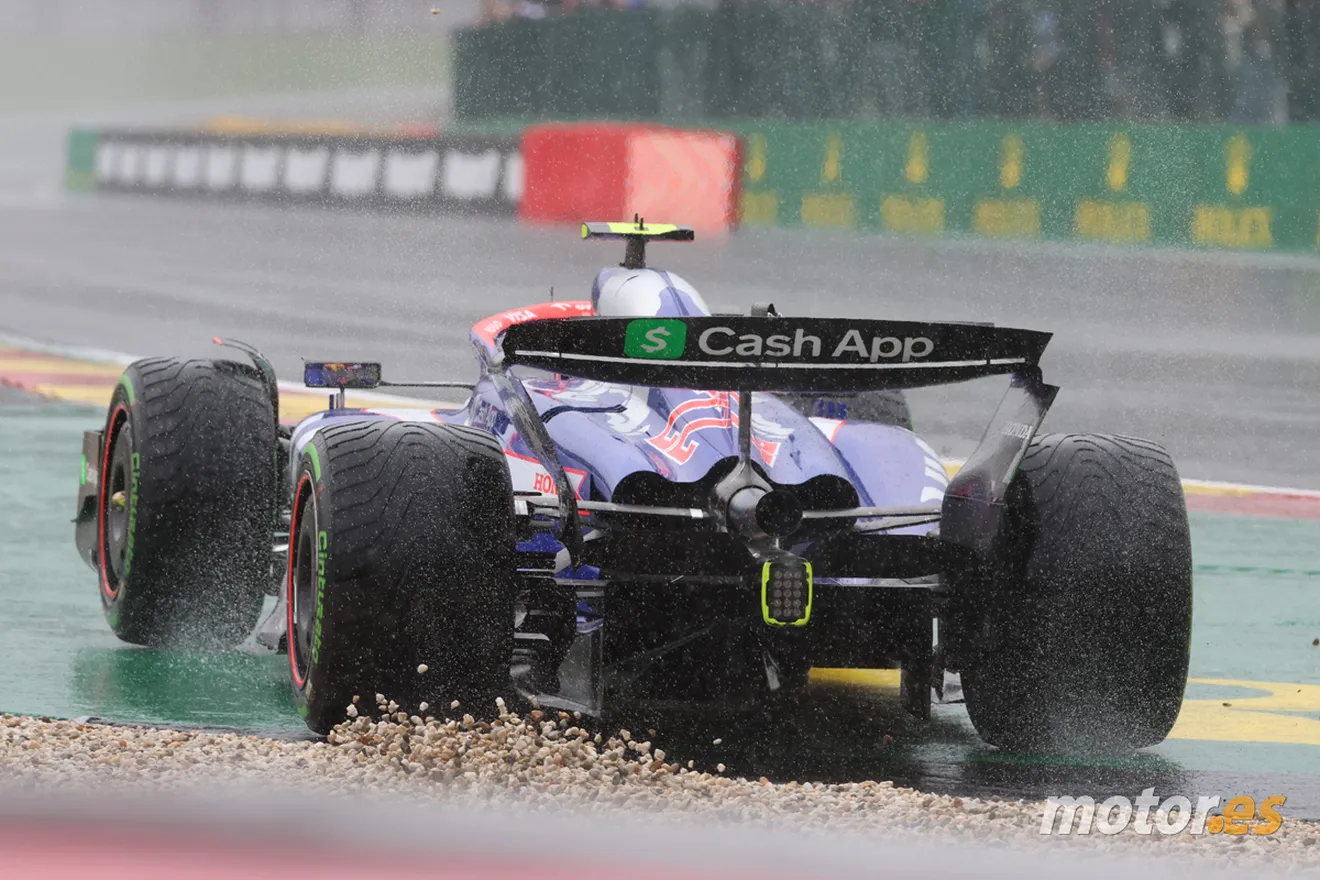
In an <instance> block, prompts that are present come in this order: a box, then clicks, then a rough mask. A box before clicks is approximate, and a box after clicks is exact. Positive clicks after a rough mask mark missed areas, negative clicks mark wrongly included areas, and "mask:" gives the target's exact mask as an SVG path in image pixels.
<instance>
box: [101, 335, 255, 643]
mask: <svg viewBox="0 0 1320 880" xmlns="http://www.w3.org/2000/svg"><path fill="white" fill-rule="evenodd" d="M102 437H103V444H102V448H103V453H102V460H101V462H100V471H99V481H100V487H99V493H98V497H97V520H96V526H97V533H96V539H97V543H96V555H95V559H96V562H97V567H98V570H99V574H100V582H101V590H100V592H101V604H102V607H103V608H104V610H105V616H106V620H107V621H108V622H109V624H110V627H111V629H113V630H114V632H115V635H117V636H118V637H119V638H121V639H123V640H124V641H126V642H130V643H133V644H137V645H150V646H176V647H201V648H217V647H232V646H234V645H237V644H238V643H240V642H242V641H243V640H244V639H245V638H247V636H248V634H249V633H251V631H252V629H253V627H254V626H255V625H256V621H257V617H258V616H259V615H260V613H261V606H262V602H263V601H264V598H265V586H266V584H267V582H268V581H269V580H270V576H271V539H272V536H273V535H274V529H275V516H276V511H275V501H276V480H277V474H276V468H275V449H276V442H277V441H276V437H275V414H274V413H273V412H272V411H271V403H270V397H269V395H268V394H267V392H266V390H265V387H264V386H263V384H262V382H261V379H260V377H259V376H258V375H257V372H256V371H255V370H254V369H252V368H251V367H248V366H246V365H243V364H238V363H235V362H233V361H226V360H205V359H186V358H174V357H170V358H148V359H145V360H140V361H136V362H134V363H133V364H130V365H129V367H128V369H126V370H125V371H124V374H123V376H122V377H120V380H119V384H118V385H117V386H116V387H115V391H114V395H113V397H112V398H111V401H110V409H109V413H108V415H107V417H106V426H105V431H104V433H103V434H102Z"/></svg>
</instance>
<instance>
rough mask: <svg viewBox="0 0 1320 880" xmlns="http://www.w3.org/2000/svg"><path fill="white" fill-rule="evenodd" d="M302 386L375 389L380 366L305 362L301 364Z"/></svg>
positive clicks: (378, 381)
mask: <svg viewBox="0 0 1320 880" xmlns="http://www.w3.org/2000/svg"><path fill="white" fill-rule="evenodd" d="M303 384H304V385H306V386H307V387H308V388H375V387H377V386H378V385H380V384H381V380H380V364H373V363H342V362H341V363H324V362H307V363H304V364H303Z"/></svg>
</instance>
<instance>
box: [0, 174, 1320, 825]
mask: <svg viewBox="0 0 1320 880" xmlns="http://www.w3.org/2000/svg"><path fill="white" fill-rule="evenodd" d="M674 219H678V220H681V219H682V218H674ZM617 259H618V255H617V253H616V252H615V249H614V248H613V247H611V246H610V245H596V244H592V245H587V244H583V243H581V242H579V241H577V240H575V236H574V234H573V233H572V231H571V230H568V231H565V230H540V229H527V228H521V227H518V226H515V225H513V224H511V223H507V222H499V221H493V220H486V219H472V220H459V219H454V218H444V217H428V216H415V215H405V216H386V215H381V214H355V213H346V212H334V211H327V210H318V209H299V210H272V209H270V208H265V207H258V206H249V205H241V204H229V205H212V206H199V205H195V204H188V203H183V202H169V201H151V200H145V199H138V198H132V197H120V198H95V197H72V196H64V195H62V194H58V193H45V194H38V195H36V196H23V197H21V198H14V199H8V200H5V199H0V278H2V279H3V283H0V331H7V332H9V333H12V334H15V335H18V336H23V337H27V338H35V339H40V340H46V341H49V342H53V343H60V344H64V345H76V346H91V347H96V348H103V349H110V350H115V351H122V352H132V353H139V354H149V353H167V352H168V353H182V354H211V353H212V352H213V351H214V349H213V348H212V346H211V345H210V343H209V340H210V338H211V337H212V336H214V335H217V334H220V335H232V336H235V337H238V338H242V339H246V340H248V341H250V342H253V343H255V344H257V345H259V346H260V347H261V348H263V349H265V350H266V351H267V353H268V354H269V355H271V357H272V359H273V360H274V362H275V364H276V366H277V368H278V369H279V370H280V372H281V373H282V374H283V375H284V376H285V377H295V376H296V375H297V373H298V371H299V368H300V361H299V358H300V357H302V356H306V357H317V356H325V357H363V358H378V359H381V360H384V361H385V362H386V364H387V368H386V369H387V375H388V376H391V377H393V378H396V379H401V378H463V377H467V376H469V375H470V374H471V372H472V369H473V366H472V363H473V362H472V359H471V356H470V354H469V349H468V346H467V342H466V334H467V328H468V326H469V325H470V324H471V323H473V322H474V321H475V320H477V319H478V318H480V317H482V316H483V315H486V314H489V313H491V312H494V311H497V310H501V309H504V308H508V307H512V306H516V305H519V304H523V303H526V302H529V301H537V300H540V299H544V298H546V297H547V296H548V292H549V288H550V287H551V286H553V287H554V288H555V291H556V295H557V297H559V298H576V297H583V296H585V295H586V294H587V291H588V290H589V285H590V279H591V276H592V273H593V272H594V271H595V270H596V269H597V268H599V267H600V266H602V265H606V264H609V263H611V262H613V261H615V260H617ZM653 262H654V263H656V264H660V265H665V266H667V267H669V268H672V269H674V270H676V271H679V272H680V273H682V274H684V275H685V276H687V277H688V278H689V280H691V281H693V282H694V283H695V284H697V285H698V287H699V288H700V289H702V290H703V291H704V292H705V293H706V295H707V298H708V299H709V300H710V301H711V302H712V304H714V305H716V306H717V307H720V306H737V307H740V308H745V307H746V305H747V304H748V303H750V302H751V301H753V300H756V299H772V300H774V301H775V302H776V303H777V304H778V305H779V307H780V309H781V310H782V311H785V312H788V313H799V314H802V313H806V314H816V315H849V314H855V315H859V316H873V317H884V316H890V317H895V318H905V319H969V320H990V321H996V322H999V323H1004V324H1017V325H1023V326H1032V327H1039V328H1042V329H1049V330H1053V331H1054V332H1055V333H1056V334H1057V335H1056V340H1055V342H1054V344H1053V345H1052V347H1051V350H1050V353H1049V354H1048V355H1047V358H1046V361H1045V368H1046V375H1047V376H1048V377H1049V378H1050V379H1051V380H1052V381H1054V382H1057V383H1058V384H1060V385H1062V386H1063V389H1064V390H1063V393H1062V394H1061V395H1060V397H1059V401H1058V403H1057V404H1056V406H1055V410H1054V412H1053V413H1052V415H1051V416H1050V418H1049V420H1048V422H1047V425H1048V426H1049V427H1052V428H1054V429H1056V430H1064V429H1077V430H1110V431H1119V432H1125V433H1134V434H1139V435H1143V436H1148V437H1152V438H1155V439H1158V440H1160V441H1162V442H1164V443H1165V444H1166V445H1167V446H1169V448H1170V449H1171V450H1172V451H1173V452H1174V455H1175V456H1176V458H1177V459H1178V460H1179V462H1180V465H1181V469H1182V471H1183V473H1184V474H1185V475H1187V476H1193V477H1201V478H1209V479H1218V480H1238V481H1245V482H1253V483H1263V484H1274V485H1292V486H1303V487H1311V488H1316V487H1320V440H1317V439H1316V438H1317V436H1320V431H1318V430H1317V429H1318V428H1320V261H1310V260H1306V259H1302V258H1276V257H1239V256H1231V255H1197V254H1179V253H1170V252H1155V251H1119V250H1111V249H1103V248H1081V249H1066V248H1062V247H1054V246H1047V245H1021V246H989V245H980V244H974V243H957V242H912V241H896V240H889V239H884V238H878V237H869V236H868V237H849V236H838V235H816V234H803V233H785V232H754V233H750V232H749V233H745V234H742V235H739V236H737V237H736V238H734V239H733V240H731V241H729V242H725V243H706V244H701V243H699V244H697V245H694V246H678V245H675V246H671V247H663V246H660V247H656V248H655V249H654V250H653ZM994 403H995V389H994V388H993V387H987V386H986V385H981V386H977V385H974V386H969V387H960V388H953V389H947V390H941V391H929V392H922V393H921V394H919V395H917V396H916V407H915V408H916V416H917V419H918V423H919V427H920V428H921V429H922V430H923V432H925V433H927V434H928V435H930V436H932V437H933V438H935V440H936V441H937V445H939V446H941V447H942V451H944V452H946V453H949V454H953V455H958V454H965V453H966V452H967V451H969V450H970V448H971V445H972V444H973V443H974V441H975V439H976V438H977V437H978V436H979V433H980V430H981V428H982V427H983V425H984V422H985V420H986V418H987V417H988V415H989V412H990V410H991V409H992V408H993V405H994ZM60 549H62V550H65V549H68V548H67V547H65V546H64V545H61V548H60ZM52 552H53V551H52ZM88 595H89V596H90V595H91V594H90V593H89V594H88ZM1262 650H1268V647H1262ZM119 653H123V652H115V655H116V656H118V654H119ZM254 660H255V658H254ZM272 668H273V667H272ZM859 707H860V708H859ZM816 708H817V709H818V710H819V711H818V712H813V713H812V714H813V716H817V717H824V716H827V715H831V714H835V715H838V716H839V717H838V718H837V722H838V723H837V724H836V725H833V726H832V729H833V730H834V731H835V733H834V734H833V735H832V737H831V739H834V740H835V741H836V742H835V743H834V744H835V745H840V746H845V747H844V748H840V749H837V750H835V749H832V748H827V747H826V746H827V745H829V743H822V742H814V743H811V744H809V745H808V744H804V743H803V741H802V740H800V739H799V738H798V737H797V736H796V735H795V734H794V733H793V732H791V731H788V732H779V733H777V735H776V737H771V738H767V739H765V740H764V744H763V746H762V748H761V749H759V751H755V752H753V753H751V754H749V755H747V756H744V757H743V758H742V759H741V760H740V761H739V766H736V767H734V765H732V764H731V767H732V768H734V769H736V770H737V771H739V772H743V771H745V772H748V773H760V772H767V773H769V774H771V775H776V776H780V775H783V774H784V773H785V772H787V773H794V774H796V773H802V774H803V775H804V777H805V776H814V777H816V778H823V777H836V778H845V777H852V776H858V775H859V774H860V775H862V776H880V777H888V778H894V779H896V780H898V781H899V782H900V783H907V784H915V785H919V786H921V787H923V788H927V789H929V790H934V791H958V792H966V793H976V792H984V793H998V794H1001V795H1003V796H1005V797H1010V796H1018V797H1027V796H1043V795H1045V794H1052V793H1057V790H1059V789H1063V788H1068V789H1073V788H1074V787H1075V788H1076V789H1079V790H1085V791H1092V792H1095V793H1096V794H1100V793H1102V792H1103V793H1111V792H1121V793H1125V794H1129V795H1131V794H1132V793H1134V792H1135V791H1137V790H1139V789H1140V788H1143V787H1146V786H1147V785H1151V784H1157V785H1158V786H1159V787H1160V788H1161V789H1162V790H1165V789H1167V790H1177V791H1179V792H1183V791H1186V792H1188V793H1192V792H1196V793H1206V792H1213V791H1223V792H1228V793H1241V792H1244V791H1251V792H1263V791H1266V790H1270V791H1274V790H1285V791H1287V792H1288V793H1289V794H1290V807H1291V809H1289V810H1288V811H1287V812H1288V813H1290V814H1292V815H1303V816H1320V795H1318V794H1316V792H1318V791H1320V784H1318V783H1317V781H1316V780H1317V777H1315V776H1310V775H1304V776H1301V777H1297V776H1293V775H1287V774H1286V773H1285V771H1284V767H1285V765H1286V763H1287V761H1288V758H1286V757H1283V756H1280V758H1279V760H1278V761H1276V762H1274V766H1272V767H1270V768H1269V772H1262V768H1261V767H1260V766H1259V765H1257V766H1255V767H1251V766H1235V765H1236V764H1237V763H1238V762H1237V761H1229V762H1228V763H1227V764H1226V763H1223V762H1221V761H1219V760H1218V759H1216V760H1215V761H1214V762H1213V763H1214V764H1215V765H1216V766H1214V767H1213V768H1210V767H1200V766H1196V764H1195V762H1190V763H1188V764H1186V765H1184V764H1180V763H1177V762H1170V761H1167V760H1165V759H1163V758H1160V757H1158V756H1147V757H1139V758H1138V759H1136V760H1135V761H1132V762H1120V763H1119V764H1114V765H1108V764H1103V763H1102V764H1100V765H1097V764H1094V763H1088V762H1083V763H1082V764H1079V765H1069V766H1055V767H1042V766H1041V765H1039V764H1035V763H1028V764H1022V763H1021V762H1015V761H1011V760H1006V759H999V758H996V757H995V756H994V754H993V752H992V751H990V750H986V749H984V748H983V747H980V746H979V745H977V744H976V743H975V742H974V741H972V740H970V739H969V738H968V735H967V731H966V730H965V729H964V728H963V726H962V725H959V724H956V723H953V722H949V723H947V724H946V723H944V722H941V721H939V720H938V718H937V722H936V728H937V729H936V730H935V732H934V734H933V735H931V736H929V737H922V738H921V739H922V741H924V742H925V743H927V744H928V745H927V746H926V747H918V748H917V749H915V750H913V751H904V752H902V753H901V754H899V755H895V756H893V758H891V759H888V760H884V761H881V762H878V763H877V762H876V760H875V758H874V755H875V751H874V749H873V747H872V745H873V744H872V742H868V741H867V740H874V738H875V736H876V734H877V727H876V726H875V715H874V713H873V712H872V711H869V710H865V709H864V707H861V704H860V703H858V702H856V701H853V700H840V701H838V702H837V703H835V702H831V703H829V704H826V705H821V706H819V707H816ZM882 714H883V713H882ZM895 722H896V727H895V728H894V733H896V734H898V736H899V737H900V739H902V738H903V731H902V729H901V727H900V726H897V725H899V724H901V720H900V719H895ZM946 728H947V729H946ZM941 730H943V731H944V733H943V734H941V733H940V731H941ZM736 738H737V736H736V734H735V735H734V736H732V737H729V745H731V746H732V745H735V744H736V742H735V741H736ZM847 746H850V747H847ZM794 752H796V753H797V755H798V756H799V757H800V758H805V759H806V760H805V763H804V762H796V765H795V766H794V767H793V768H792V769H789V770H787V771H785V770H784V769H783V767H782V764H781V763H780V757H781V756H782V755H783V754H790V753H794ZM777 753H778V754H777ZM867 753H869V754H870V757H869V758H866V757H860V758H859V757H858V756H859V755H865V754H867ZM813 756H814V757H813ZM723 757H724V756H722V755H719V754H715V753H711V754H710V755H709V756H708V758H709V760H712V761H713V760H716V759H721V758H723ZM1243 760H1247V759H1246V758H1245V756H1244V758H1243ZM1248 763H1251V761H1248ZM777 768H778V770H779V772H776V770H777ZM1207 770H1208V771H1211V772H1208V773H1207V772H1204V771H1207Z"/></svg>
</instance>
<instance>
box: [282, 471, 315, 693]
mask: <svg viewBox="0 0 1320 880" xmlns="http://www.w3.org/2000/svg"><path fill="white" fill-rule="evenodd" d="M311 484H312V476H311V474H308V473H305V472H304V473H303V475H302V477H301V478H300V479H299V480H298V491H296V492H294V493H293V516H292V517H290V518H289V571H288V575H287V576H286V577H285V579H284V583H285V595H284V604H285V606H286V610H287V612H288V624H287V630H288V642H289V670H290V671H291V672H292V673H293V684H294V687H296V688H298V690H302V689H303V687H304V686H305V685H306V684H307V679H305V678H303V677H302V676H301V675H299V673H298V649H297V646H296V645H295V644H294V629H293V564H294V560H295V559H297V556H298V518H299V516H300V515H301V514H302V506H303V490H304V488H306V487H308V486H311ZM309 660H310V658H309ZM308 671H309V672H310V668H309V670H308Z"/></svg>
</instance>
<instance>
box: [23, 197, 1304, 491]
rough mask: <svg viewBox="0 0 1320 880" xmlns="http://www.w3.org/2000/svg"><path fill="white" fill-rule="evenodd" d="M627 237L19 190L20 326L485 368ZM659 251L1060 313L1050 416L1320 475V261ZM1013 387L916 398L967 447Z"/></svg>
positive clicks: (904, 298) (750, 279)
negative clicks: (517, 323)
mask: <svg viewBox="0 0 1320 880" xmlns="http://www.w3.org/2000/svg"><path fill="white" fill-rule="evenodd" d="M673 219H675V220H681V219H682V218H673ZM616 250H617V248H616V247H612V246H611V245H609V244H603V243H592V244H585V243H582V242H580V241H578V240H577V239H576V235H575V234H574V233H573V231H572V230H563V229H529V228H525V227H520V226H517V225H514V224H513V223H510V222H507V221H498V220H491V219H456V218H452V217H437V216H424V215H393V216H391V215H384V214H379V213H375V214H372V213H349V212H342V211H332V210H325V209H316V208H300V209H288V210H280V209H272V208H269V207H262V206H255V205H243V204H236V203H235V204H226V205H208V206H204V207H203V206H199V205H196V204H190V203H185V202H171V201H168V200H166V201H161V200H151V199H146V198H138V197H132V196H122V197H115V198H107V197H95V196H65V195H63V194H47V195H46V196H44V197H42V198H33V199H20V200H16V201H12V200H11V201H8V202H6V201H4V200H0V278H3V284H0V331H8V332H10V333H12V334H16V335H19V336H23V337H27V338H35V339H41V340H47V341H51V342H57V343H63V344H66V345H79V346H93V347H97V348H104V349H111V350H115V351H121V352H131V353H140V354H156V353H179V354H204V353H208V352H210V351H212V347H211V345H210V343H209V340H210V339H211V337H212V336H215V335H228V336H234V337H237V338H240V339H245V340H247V341H250V342H252V343H254V344H256V345H258V346H259V347H260V348H262V349H263V350H265V351H266V352H267V354H268V355H270V356H271V358H272V360H273V361H274V363H275V365H276V367H277V369H278V370H279V371H280V372H281V374H282V375H283V376H285V377H287V378H293V377H296V376H297V374H298V373H299V372H300V361H299V358H300V357H336V358H340V357H343V358H348V357H361V358H371V359H380V360H383V361H385V363H386V375H387V376H389V377H392V378H395V379H414V378H425V379H434V378H466V377H469V376H470V375H471V374H472V370H473V360H472V357H471V355H470V350H469V347H468V344H467V342H466V336H467V330H468V327H469V326H470V325H471V324H472V323H473V322H474V321H476V320H477V319H478V318H480V317H482V316H484V315H487V314H490V313H492V312H495V311H498V310H501V309H505V308H509V307H512V306H516V305H520V304H524V303H527V302H534V301H540V300H544V299H546V298H547V297H548V296H549V291H550V288H551V287H553V288H554V289H555V295H556V296H557V297H558V298H582V297H585V296H587V295H588V292H589V289H590V282H591V277H592V275H593V273H594V272H595V271H596V270H597V269H598V268H599V267H601V266H603V265H607V264H609V263H612V262H614V261H617V259H619V254H617V253H616ZM652 262H653V264H656V265H663V266H665V267H666V268H671V269H673V270H676V271H678V272H680V273H681V274H683V275H684V276H685V277H687V278H688V279H689V280H690V281H692V282H693V283H695V284H696V285H697V286H698V288H699V289H701V290H702V291H703V292H704V293H705V295H706V297H707V299H708V300H710V301H711V302H712V304H713V305H716V306H717V307H719V306H731V307H738V308H746V306H747V305H748V304H750V303H751V302H752V301H754V300H758V299H770V300H773V301H774V302H775V303H776V304H777V305H778V306H779V308H780V310H781V311H783V312H786V313H790V314H813V315H843V316H847V315H857V316H865V317H893V318H902V319H936V320H938V319H968V320H977V321H995V322H997V323H1002V324H1008V325H1019V326H1029V327H1035V328H1040V329H1046V330H1051V331H1053V332H1054V333H1055V334H1056V336H1055V340H1054V342H1053V343H1052V345H1051V347H1050V350H1049V352H1048V353H1047V355H1046V358H1045V362H1044V366H1045V371H1046V376H1047V378H1048V379H1049V380H1051V381H1053V382H1055V383H1057V384H1060V385H1061V386H1062V388H1063V392H1062V394H1061V395H1060V396H1059V399H1058V402H1057V404H1056V405H1055V408H1054V411H1053V412H1052V414H1051V415H1050V417H1049V419H1048V421H1047V427H1048V428H1052V429H1054V430H1087V431H1114V432H1122V433H1129V434H1136V435H1141V436H1145V437H1150V438H1153V439H1156V440H1159V441H1161V442H1163V443H1165V444H1166V445H1167V446H1168V447H1169V448H1170V449H1171V450H1172V452H1173V454H1174V456H1175V458H1176V459H1177V460H1178V462H1179V464H1180V467H1181V470H1182V472H1183V474H1184V475H1185V476H1190V477H1198V478H1206V479H1217V480H1231V481H1242V482H1252V483H1261V484H1271V485H1285V486H1300V487H1309V488H1316V487H1320V440H1318V439H1317V438H1318V437H1320V260H1315V259H1307V258H1302V257H1261V256H1238V255H1226V254H1190V253H1176V252H1168V251H1140V250H1117V249H1110V248H1100V247H1095V248H1065V247H1061V246H1053V245H987V244H979V243H973V242H917V241H910V240H894V239H886V238H881V237H875V236H857V237H853V236H844V235H834V234H831V235H827V234H815V233H804V232H784V231H756V232H745V233H742V234H740V235H738V236H736V237H734V238H733V239H732V240H730V241H727V242H709V243H704V244H703V243H700V242H699V243H698V244H696V245H667V246H666V245H660V246H656V247H654V248H653V249H652ZM991 381H992V382H993V380H991ZM997 387H998V386H997V385H993V384H991V385H985V384H972V385H969V386H961V387H954V388H950V389H944V390H938V391H927V392H921V393H919V394H917V395H916V402H915V410H916V418H917V420H918V428H919V429H920V430H922V431H923V432H924V433H926V434H928V435H930V436H932V437H933V438H934V439H935V441H936V445H937V446H939V447H942V449H941V451H943V452H946V453H948V454H952V455H958V454H965V453H966V452H967V451H969V450H970V448H971V446H972V445H973V444H974V441H975V440H976V439H977V438H979V436H980V432H981V430H982V428H983V426H984V424H985V421H986V419H987V418H988V415H989V413H990V411H991V410H992V409H993V405H994V403H995V402H996V397H997Z"/></svg>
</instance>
